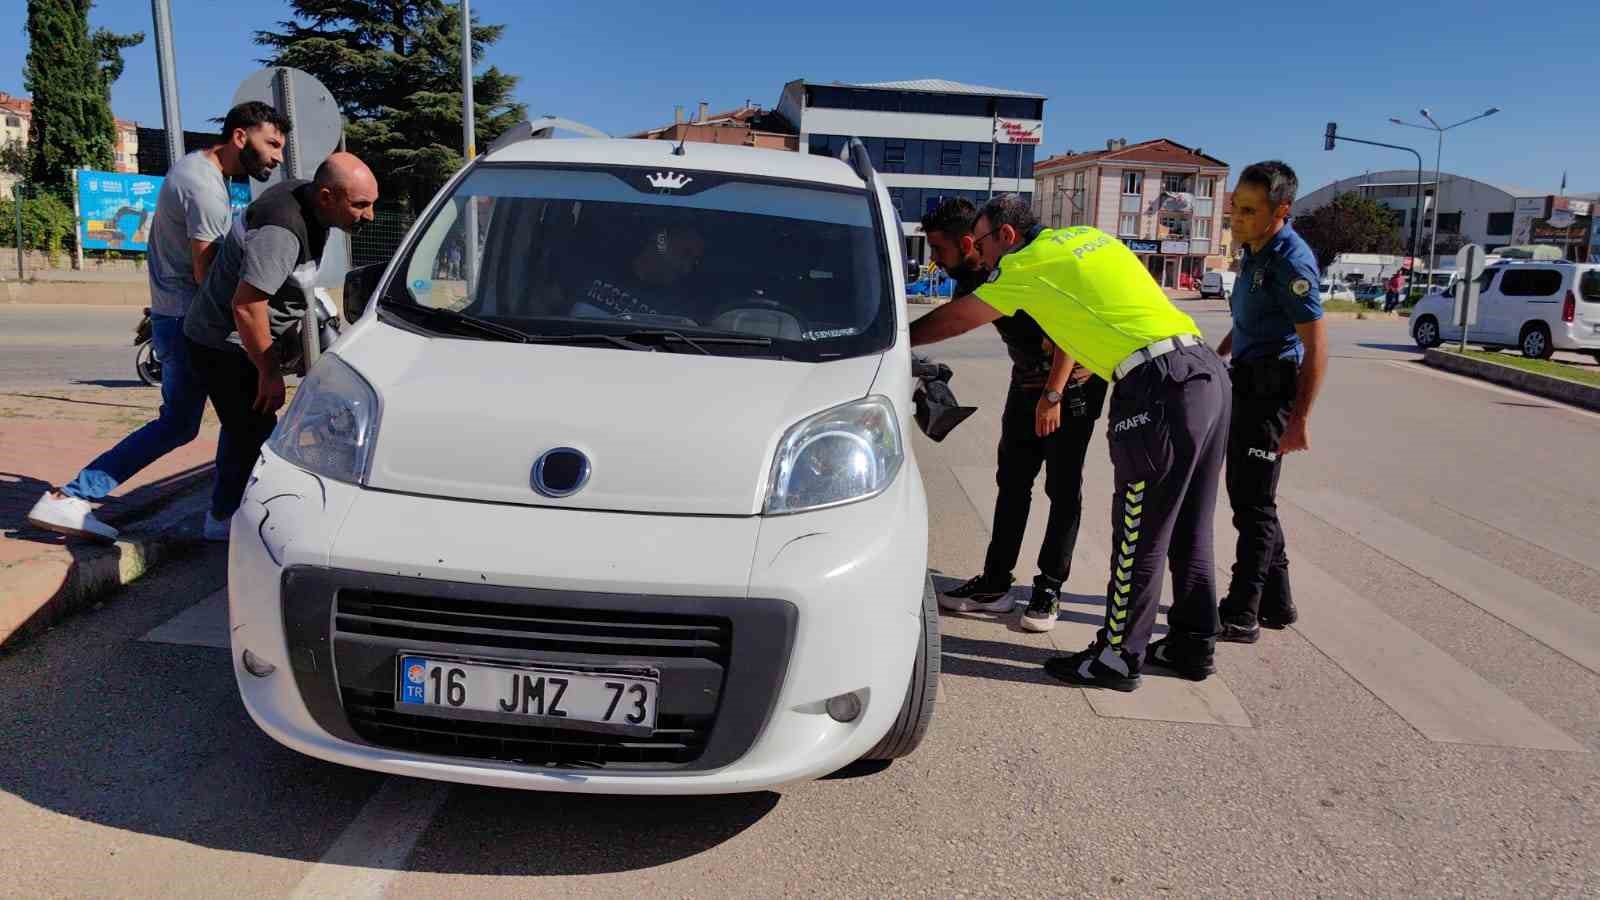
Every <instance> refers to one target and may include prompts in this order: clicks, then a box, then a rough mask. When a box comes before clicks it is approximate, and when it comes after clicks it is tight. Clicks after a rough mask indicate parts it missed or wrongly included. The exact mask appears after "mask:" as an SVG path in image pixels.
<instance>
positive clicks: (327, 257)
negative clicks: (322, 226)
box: [233, 66, 350, 288]
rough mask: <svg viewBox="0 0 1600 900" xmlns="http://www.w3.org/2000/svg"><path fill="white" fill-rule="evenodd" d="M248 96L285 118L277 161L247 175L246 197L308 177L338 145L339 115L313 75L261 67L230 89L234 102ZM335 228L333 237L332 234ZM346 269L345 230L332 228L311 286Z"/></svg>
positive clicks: (325, 283)
mask: <svg viewBox="0 0 1600 900" xmlns="http://www.w3.org/2000/svg"><path fill="white" fill-rule="evenodd" d="M251 100H259V101H260V102H262V103H265V104H267V105H268V106H271V107H272V108H274V109H276V110H277V111H278V112H280V113H282V114H283V115H284V116H285V117H287V118H288V119H289V133H288V135H286V136H285V144H284V149H283V164H282V165H280V166H278V168H276V169H274V170H272V176H271V177H270V178H268V179H267V180H266V181H265V182H261V181H256V180H254V179H251V181H250V197H251V199H255V198H256V197H259V196H261V192H262V191H264V190H266V189H267V188H269V187H272V186H273V185H275V184H278V183H280V182H282V181H283V180H284V179H286V178H310V177H311V176H312V175H313V174H315V173H316V171H317V166H320V165H322V161H323V160H325V159H327V158H328V156H329V155H330V154H332V153H333V151H335V150H337V149H339V142H340V140H341V139H342V138H343V136H344V116H343V115H342V114H340V112H339V104H338V103H336V102H335V101H334V99H333V94H331V93H330V92H329V91H328V89H327V88H326V87H323V85H322V82H320V81H318V80H317V79H316V78H314V77H313V76H311V75H309V74H307V73H305V72H302V71H300V70H299V69H291V68H288V67H286V66H275V67H273V68H270V69H262V70H261V71H259V72H256V73H255V74H254V75H251V76H250V77H249V78H246V79H245V80H244V82H243V83H242V84H240V85H239V89H238V90H236V91H234V92H233V105H234V106H238V105H239V104H240V103H247V102H249V101H251ZM335 234H336V235H339V236H340V237H339V239H335V237H334V235H335ZM349 270H350V239H349V236H348V235H345V234H344V232H342V231H338V230H337V229H335V231H334V234H330V235H329V238H328V245H327V248H326V249H325V250H324V251H323V253H322V264H321V265H320V266H319V267H318V271H317V286H318V287H324V288H336V287H343V285H344V276H345V273H346V272H348V271H349Z"/></svg>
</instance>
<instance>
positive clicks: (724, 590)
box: [228, 139, 939, 794]
mask: <svg viewBox="0 0 1600 900" xmlns="http://www.w3.org/2000/svg"><path fill="white" fill-rule="evenodd" d="M847 153H848V154H849V157H850V162H848V163H847V162H845V161H841V160H839V159H834V158H831V157H820V156H812V155H808V154H800V153H785V152H780V151H769V150H756V149H750V148H745V147H723V146H717V145H712V144H690V145H688V146H687V147H686V148H682V150H681V155H679V152H678V151H676V150H675V147H674V144H673V143H672V142H670V141H624V140H609V139H592V140H534V139H524V140H511V141H508V142H505V143H503V144H502V145H497V146H496V147H495V148H493V149H492V150H491V151H490V152H489V153H488V154H486V155H484V156H482V157H480V158H478V159H476V160H474V161H473V162H472V163H471V164H470V165H468V166H467V167H466V168H465V169H463V170H462V171H461V172H460V173H458V174H457V175H456V176H455V177H454V178H452V179H451V181H450V182H449V184H447V185H446V186H445V187H444V188H443V189H442V190H441V192H440V193H439V195H438V196H437V197H435V198H434V199H433V201H432V202H431V203H430V204H429V206H428V208H427V209H426V210H425V211H424V213H423V214H422V216H421V217H420V218H419V220H418V221H417V223H416V225H414V226H413V227H412V228H411V230H410V232H409V233H408V234H407V235H406V237H405V239H404V241H403V242H402V244H401V246H400V248H399V250H398V252H397V253H396V255H395V257H394V258H393V260H392V261H390V262H388V263H386V264H384V265H379V266H375V267H366V268H363V269H357V270H355V271H352V272H351V273H350V276H349V278H348V279H347V281H346V287H345V295H344V303H345V312H346V316H347V317H348V318H350V320H351V321H352V322H353V325H352V327H350V328H349V329H348V330H347V331H346V332H345V334H344V335H343V336H342V337H341V338H340V339H339V340H338V342H337V343H336V344H334V345H333V346H332V348H331V349H330V351H329V352H328V353H327V354H326V355H324V356H323V357H322V359H321V360H320V361H319V362H318V363H317V365H316V366H315V368H313V369H312V370H311V372H310V374H309V375H308V377H307V378H306V379H305V381H304V382H303V383H302V384H301V386H300V388H299V390H298V391H297V393H296V394H295V396H294V400H293V402H292V403H291V404H290V406H289V408H288V410H287V411H286V412H285V414H284V416H283V419H282V421H281V422H280V423H279V426H278V428H277V430H276V432H275V433H274V435H273V437H272V439H271V441H270V442H269V444H268V446H267V447H265V448H264V449H263V452H262V456H261V459H260V461H259V462H258V464H257V466H256V469H255V471H254V474H253V475H252V477H251V480H250V487H249V490H248V493H247V495H246V497H245V502H244V506H243V507H242V508H241V510H240V511H239V513H238V515H237V516H236V517H235V519H234V521H233V535H234V536H233V540H232V543H231V547H230V550H229V561H228V568H229V577H228V585H229V597H228V601H229V610H230V623H231V626H232V628H231V632H232V642H233V662H234V668H235V674H236V677H237V680H238V684H239V690H240V693H241V695H242V697H243V700H244V705H245V708H246V709H247V710H248V711H249V713H250V715H251V717H252V718H253V719H254V720H255V721H256V723H257V724H258V725H259V726H260V727H261V728H262V729H263V730H264V731H266V732H267V734H269V735H270V736H272V737H273V738H275V739H276V740H278V741H280V742H281V743H283V744H285V745H287V746H289V747H292V748H294V749H296V750H299V751H300V752H302V753H306V754H309V755H311V756H315V757H318V758H321V759H325V760H330V761H333V762H338V763H343V764H345V765H350V766H356V767H359V768H364V769H372V770H377V771H383V772H389V773H394V774H398V775H407V776H413V777H420V778H433V779H442V780H447V781H458V782H469V783H473V784H480V785H491V786H498V787H511V788H528V789H538V790H552V791H579V792H592V793H600V794H625V793H635V794H665V793H722V792H742V791H754V790H760V789H763V788H768V787H772V786H776V785H781V784H784V783H788V782H793V781H797V780H802V779H810V778H816V777H819V776H823V775H826V774H828V773H830V772H833V771H835V770H837V769H839V768H841V767H843V766H845V765H847V764H849V763H851V762H853V761H855V760H858V759H862V758H874V759H887V758H892V757H897V756H903V755H905V754H907V753H909V752H911V750H912V749H914V748H915V747H916V746H917V744H918V743H919V742H920V741H921V739H922V736H923V734H924V733H925V732H926V730H927V728H928V723H929V720H930V718H931V716H932V714H933V706H934V697H935V687H936V681H937V675H938V667H939V631H938V617H937V611H936V608H935V606H934V595H933V592H932V588H931V585H930V583H929V581H928V578H927V547H928V513H927V502H926V498H925V495H924V493H923V486H922V478H921V475H920V473H919V471H918V468H917V460H916V457H915V456H914V455H913V453H912V448H911V443H910V440H909V438H908V432H909V431H910V429H912V428H914V427H916V425H915V423H914V421H913V415H912V402H911V401H912V394H913V378H912V360H911V354H910V349H909V333H908V318H907V314H906V304H905V294H904V287H905V286H904V273H905V266H904V262H903V258H902V252H901V245H902V244H903V241H902V240H901V235H900V231H899V229H898V227H896V225H895V211H894V207H893V205H892V204H891V202H890V199H889V195H888V192H887V191H886V190H885V188H884V186H883V184H882V182H881V181H880V180H879V179H878V178H877V176H876V175H875V173H874V172H873V170H872V167H871V164H870V162H869V161H868V158H867V154H866V151H865V149H864V148H863V147H862V146H861V145H860V143H859V142H853V143H852V145H851V147H850V149H849V150H848V151H847ZM463 247H467V248H474V249H475V250H476V251H477V252H475V253H470V254H468V255H467V257H466V259H465V260H461V256H460V252H459V251H460V249H461V248H463ZM458 260H460V264H458Z"/></svg>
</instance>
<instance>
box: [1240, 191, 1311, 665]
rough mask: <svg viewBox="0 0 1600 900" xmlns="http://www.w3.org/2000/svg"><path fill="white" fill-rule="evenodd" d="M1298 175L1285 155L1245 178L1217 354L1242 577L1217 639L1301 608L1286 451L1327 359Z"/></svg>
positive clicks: (1255, 635) (1304, 442)
mask: <svg viewBox="0 0 1600 900" xmlns="http://www.w3.org/2000/svg"><path fill="white" fill-rule="evenodd" d="M1298 188H1299V182H1298V180H1297V179H1296V178H1295V174H1294V170H1293V169H1291V168H1289V167H1288V166H1287V165H1285V164H1284V163H1281V162H1278V161H1276V160H1273V161H1269V162H1261V163H1256V164H1255V165H1252V166H1250V167H1248V168H1246V169H1245V170H1244V172H1242V173H1241V174H1240V175H1239V185H1238V187H1237V188H1236V189H1235V190H1234V192H1233V233H1234V236H1235V237H1237V238H1238V239H1239V242H1240V243H1241V244H1242V245H1243V247H1244V260H1243V263H1242V264H1241V265H1240V268H1239V277H1238V279H1237V280H1236V281H1235V282H1234V287H1233V296H1232V300H1231V305H1232V308H1233V329H1232V330H1231V331H1230V332H1229V333H1228V336H1227V337H1225V338H1223V339H1222V344H1221V345H1220V346H1218V348H1217V352H1218V353H1219V354H1220V355H1221V356H1223V357H1226V356H1228V355H1229V353H1230V352H1231V353H1232V355H1233V367H1232V376H1233V418H1232V421H1231V426H1230V428H1229V432H1228V463H1227V479H1226V481H1227V487H1228V500H1229V502H1230V503H1231V504H1232V506H1233V525H1234V528H1236V529H1237V530H1238V532H1239V544H1238V555H1237V557H1236V560H1237V561H1236V562H1235V563H1234V564H1233V578H1232V581H1231V583H1230V584H1229V587H1228V593H1227V596H1226V597H1225V598H1224V599H1223V601H1222V603H1221V614H1222V631H1221V632H1220V633H1219V634H1218V636H1217V639H1218V640H1222V641H1232V642H1235V643H1243V644H1249V643H1254V642H1255V641H1256V640H1257V639H1259V638H1260V636H1261V626H1263V625H1265V626H1266V627H1268V628H1283V627H1285V626H1287V625H1290V624H1293V622H1294V621H1295V619H1296V618H1298V613H1297V611H1296V610H1295V605H1294V598H1293V596H1292V594H1291V592H1290V589H1289V557H1288V554H1287V552H1286V549H1285V546H1284V538H1283V527H1282V526H1281V525H1280V524H1279V522H1278V505H1277V494H1278V476H1279V473H1280V472H1281V471H1282V468H1283V455H1284V454H1287V453H1294V452H1297V451H1300V450H1308V449H1310V447H1311V439H1310V432H1309V430H1308V427H1307V423H1308V422H1309V421H1310V418H1311V406H1312V403H1314V402H1315V401H1316V398H1317V392H1318V390H1319V389H1320V387H1321V385H1322V377H1323V373H1324V372H1325V371H1326V370H1327V366H1328V349H1327V338H1326V330H1325V325H1324V323H1323V320H1322V300H1321V298H1320V296H1319V295H1318V291H1317V281H1318V273H1317V259H1316V255H1315V254H1314V253H1313V252H1312V251H1311V248H1310V247H1308V246H1307V245H1306V242H1305V241H1304V240H1302V239H1301V237H1300V235H1298V234H1296V233H1295V230H1294V228H1293V227H1292V226H1291V225H1290V224H1289V221H1288V218H1289V207H1290V205H1291V204H1292V203H1293V202H1294V197H1295V191H1296V190H1297V189H1298Z"/></svg>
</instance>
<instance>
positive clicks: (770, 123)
mask: <svg viewBox="0 0 1600 900" xmlns="http://www.w3.org/2000/svg"><path fill="white" fill-rule="evenodd" d="M673 118H674V119H675V121H674V122H673V123H672V124H671V125H663V126H661V127H660V128H652V129H650V130H649V131H641V132H639V133H638V134H632V135H629V137H632V138H641V139H644V140H659V141H685V140H687V141H690V142H694V143H704V144H732V145H734V146H737V147H763V148H766V149H769V150H799V149H800V137H799V135H798V134H796V133H795V130H794V126H793V125H791V124H789V123H788V122H787V121H786V120H785V119H784V118H783V117H782V116H780V115H778V114H777V113H775V112H773V111H772V110H767V109H762V108H761V107H759V106H755V105H753V104H752V103H750V101H748V100H746V101H745V104H744V106H742V107H740V108H739V109H735V110H729V111H728V112H724V113H716V114H712V113H710V112H709V111H708V108H707V104H705V103H702V104H700V110H699V112H698V113H697V114H696V115H695V117H694V119H693V120H691V121H684V116H683V107H681V106H680V107H678V108H677V110H676V113H675V115H674V117H673Z"/></svg>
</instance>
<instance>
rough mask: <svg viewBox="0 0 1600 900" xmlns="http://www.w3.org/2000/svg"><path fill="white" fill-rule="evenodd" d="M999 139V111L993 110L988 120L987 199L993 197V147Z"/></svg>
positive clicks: (997, 144)
mask: <svg viewBox="0 0 1600 900" xmlns="http://www.w3.org/2000/svg"><path fill="white" fill-rule="evenodd" d="M999 141H1000V111H999V110H998V109H996V110H995V112H994V117H993V119H992V120H991V121H990V122H989V199H990V200H993V199H994V158H995V156H996V155H997V154H996V153H995V149H996V148H997V147H998V146H999Z"/></svg>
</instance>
